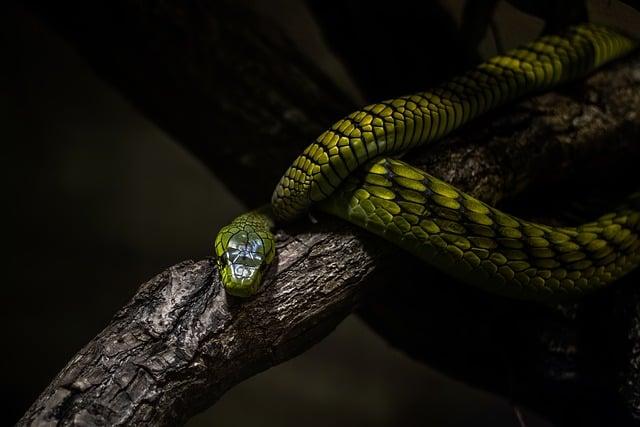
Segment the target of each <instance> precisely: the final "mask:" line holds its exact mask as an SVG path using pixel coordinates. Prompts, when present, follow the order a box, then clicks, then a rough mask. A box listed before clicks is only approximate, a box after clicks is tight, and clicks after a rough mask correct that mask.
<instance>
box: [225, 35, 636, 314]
mask: <svg viewBox="0 0 640 427" xmlns="http://www.w3.org/2000/svg"><path fill="white" fill-rule="evenodd" d="M634 47H635V43H634V42H633V41H632V40H630V39H629V38H627V37H625V36H623V35H622V34H619V33H617V32H615V31H613V30H610V29H608V28H605V27H602V26H598V25H594V24H583V25H579V26H575V27H572V28H570V29H568V30H567V31H566V32H565V33H564V34H562V35H547V36H543V37H541V38H539V39H538V40H537V41H535V42H533V43H530V44H528V45H525V46H523V47H521V48H517V49H514V50H512V51H510V52H508V53H506V54H504V55H500V56H496V57H494V58H491V59H490V60H488V61H486V62H484V63H482V64H480V65H478V66H477V67H475V68H474V69H472V70H471V71H468V72H467V73H465V74H463V75H461V76H458V77H455V78H452V79H451V80H449V81H447V82H446V83H444V84H442V85H440V86H438V87H436V88H434V89H432V90H430V91H427V92H421V93H417V94H414V95H409V96H403V97H400V98H395V99H391V100H388V101H384V102H381V103H377V104H372V105H369V106H366V107H364V108H362V109H361V110H358V111H356V112H354V113H352V114H350V115H349V116H347V117H345V118H344V119H342V120H339V121H338V122H336V123H335V124H334V125H333V126H332V127H331V128H330V129H329V130H327V131H326V132H324V133H323V134H322V135H320V136H319V137H318V138H317V139H316V141H315V142H314V143H312V144H311V145H309V146H308V147H307V148H306V149H305V150H304V152H303V153H302V154H301V155H300V156H299V157H298V158H296V159H295V161H294V162H293V164H292V165H291V166H290V167H289V169H288V170H287V171H286V173H285V175H284V176H283V177H282V178H281V180H280V182H279V183H278V185H277V187H276V189H275V191H274V193H273V197H272V200H271V206H270V207H265V208H262V209H259V210H257V211H252V212H249V213H246V214H244V215H241V216H240V217H238V218H236V219H235V220H234V221H233V222H232V223H231V224H229V225H228V226H226V227H224V228H223V229H222V230H220V232H219V233H218V235H217V237H216V242H215V252H216V255H217V259H218V263H219V269H220V273H221V278H222V281H223V283H224V285H225V288H226V290H227V292H229V293H230V294H232V295H236V296H244V297H246V296H250V295H253V294H254V293H255V292H257V290H258V287H259V285H260V282H261V280H262V274H263V272H264V269H265V268H266V266H268V265H269V263H270V262H271V261H272V259H273V257H274V252H275V244H274V237H273V235H272V234H271V228H272V227H273V225H274V221H287V220H291V219H294V218H295V217H297V216H299V215H300V214H302V213H303V212H305V211H306V210H307V209H308V208H309V207H310V206H311V204H316V205H317V206H319V207H320V208H321V209H323V210H325V211H327V212H329V213H331V214H334V215H337V216H339V217H341V218H344V219H346V220H348V221H350V222H352V223H354V224H357V225H359V226H361V227H364V228H366V229H367V230H370V231H372V232H374V233H376V234H378V235H380V236H383V237H384V238H385V239H387V240H389V241H391V242H393V243H395V244H397V245H398V246H400V247H402V248H403V249H406V250H407V251H409V252H410V253H412V254H414V255H416V256H418V257H420V258H422V259H424V260H425V261H426V262H428V263H430V264H432V265H434V266H436V267H438V268H440V269H443V270H444V271H445V272H447V273H449V274H451V275H453V276H455V277H457V278H458V279H461V280H462V281H464V282H466V283H469V284H472V285H476V286H479V287H481V288H482V289H486V290H488V291H491V292H494V293H498V294H502V295H507V296H511V297H515V298H521V299H532V300H539V301H550V300H557V299H565V298H571V297H576V296H579V295H582V294H584V293H586V292H589V291H592V290H595V289H597V288H600V287H602V286H604V285H606V284H608V283H611V282H612V281H614V280H615V279H617V278H618V277H620V276H622V275H623V274H625V273H626V272H628V271H629V270H631V269H633V268H635V267H636V266H637V265H638V264H639V263H640V240H639V239H638V234H639V233H640V194H634V195H632V196H630V197H629V198H628V199H627V201H626V204H625V205H624V206H622V207H620V208H618V209H617V210H616V211H614V212H611V213H609V214H606V215H604V216H602V217H600V218H599V219H597V220H596V221H594V222H590V223H587V224H582V225H580V226H577V227H551V226H546V225H542V224H536V223H533V222H530V221H526V220H523V219H520V218H517V217H515V216H512V215H509V214H507V213H504V212H501V211H499V210H497V209H495V208H493V207H491V206H488V205H487V204H485V203H483V202H481V201H479V200H477V199H475V198H473V197H471V196H469V195H467V194H465V193H463V192H461V191H459V190H457V189H455V188H454V187H452V186H451V185H449V184H447V183H445V182H443V181H441V180H439V179H437V178H435V177H433V176H431V175H429V174H427V173H426V172H424V171H422V170H420V169H417V168H414V167H412V166H410V165H408V164H406V163H404V162H401V161H399V160H396V159H392V158H387V157H383V155H389V154H392V153H400V152H405V151H406V150H408V149H410V148H413V147H416V146H418V145H422V144H426V143H428V142H431V141H435V140H437V139H439V138H441V137H442V136H444V135H447V134H449V133H450V132H452V131H453V130H455V129H457V128H459V127H460V126H461V125H463V124H464V123H466V122H468V121H469V120H471V119H473V118H475V117H477V116H479V115H481V114H482V113H484V112H487V111H489V110H491V109H493V108H495V107H497V106H499V105H502V104H504V103H506V102H508V101H511V100H513V99H514V98H517V97H520V96H522V95H524V94H527V93H531V92H534V91H541V90H544V89H548V88H550V87H552V86H554V85H557V84H559V83H562V82H565V81H567V80H570V79H575V78H578V77H580V76H583V75H585V74H587V73H588V72H590V71H592V70H594V69H596V68H597V67H599V66H600V65H602V64H604V63H606V62H609V61H611V60H613V59H615V58H618V57H620V56H622V55H624V54H626V53H628V52H629V51H631V50H632V49H633V48H634ZM374 159H375V160H374ZM360 167H364V168H366V172H365V177H364V181H363V182H362V181H357V180H352V179H350V178H349V177H350V175H351V173H352V172H353V171H354V170H356V169H357V168H360ZM345 181H346V182H345Z"/></svg>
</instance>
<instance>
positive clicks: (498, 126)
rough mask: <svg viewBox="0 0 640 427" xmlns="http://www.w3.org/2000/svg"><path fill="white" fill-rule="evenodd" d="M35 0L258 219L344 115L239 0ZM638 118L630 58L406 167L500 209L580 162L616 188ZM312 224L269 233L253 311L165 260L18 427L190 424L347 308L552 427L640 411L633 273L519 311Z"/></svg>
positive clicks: (188, 264)
mask: <svg viewBox="0 0 640 427" xmlns="http://www.w3.org/2000/svg"><path fill="white" fill-rule="evenodd" d="M32 4H33V5H35V8H36V10H37V11H38V13H39V14H40V15H41V16H44V17H45V18H47V19H49V20H50V22H53V23H54V25H55V26H56V27H57V28H59V29H60V30H61V31H62V32H63V33H64V34H65V35H66V36H67V37H68V39H69V40H70V41H71V42H72V43H73V44H74V45H75V46H76V47H77V48H78V49H79V51H80V52H81V53H82V54H83V55H84V56H85V57H86V58H87V59H88V60H89V62H90V63H92V64H93V65H94V66H95V68H96V69H97V70H98V72H99V73H100V74H101V75H103V76H105V77H106V78H107V79H108V80H109V81H111V82H112V83H113V84H115V85H116V86H117V87H118V88H119V89H120V90H122V91H123V92H124V93H125V94H126V95H127V96H129V97H130V99H132V100H133V102H134V103H135V104H136V105H138V106H139V107H140V108H141V109H142V110H143V111H144V112H146V113H147V114H148V115H149V116H150V117H152V118H153V119H154V120H156V121H157V122H158V123H159V124H160V125H161V126H163V127H164V128H165V129H167V130H169V131H170V132H172V133H173V134H174V135H175V136H176V138H177V139H178V140H179V141H181V143H183V144H184V145H185V146H186V147H188V148H189V149H191V150H192V151H193V152H194V153H195V154H196V155H197V156H198V157H199V158H201V159H202V160H203V161H204V162H205V163H207V164H208V165H210V166H211V167H212V169H213V170H214V171H215V173H216V174H218V175H219V176H220V177H221V179H222V180H223V181H224V182H225V183H227V184H228V185H229V187H230V188H231V189H232V190H233V191H234V192H236V194H238V195H239V196H240V197H241V198H242V199H243V200H245V201H247V202H249V203H253V204H258V203H261V202H262V201H263V199H264V198H265V197H266V196H265V195H268V194H269V190H270V187H271V183H272V182H274V181H275V180H276V179H277V176H278V175H279V172H280V171H281V170H283V168H284V166H286V164H287V162H288V161H289V160H288V159H291V158H292V157H293V156H294V154H295V153H296V152H298V151H299V149H300V147H301V146H302V145H304V144H305V143H306V142H307V141H309V140H310V139H311V138H312V137H313V136H314V135H315V134H317V133H318V131H319V130H321V129H322V127H323V126H326V125H327V124H328V123H330V122H331V121H332V120H333V119H335V118H338V117H339V116H340V115H341V114H342V113H344V112H346V110H347V109H348V108H347V107H348V106H350V101H349V100H348V99H347V98H346V97H345V96H343V95H341V94H340V92H339V91H337V90H336V89H335V87H334V86H333V85H332V84H331V83H330V81H329V80H328V79H326V78H325V77H323V76H322V75H321V74H320V73H319V72H317V71H316V70H315V68H314V67H313V65H311V64H310V63H309V62H308V61H307V60H305V59H304V57H303V56H302V55H300V53H299V52H298V51H297V50H296V49H295V48H294V47H293V46H292V45H291V44H290V43H288V42H287V41H286V39H285V37H284V36H283V35H282V34H280V33H279V32H278V31H277V30H276V29H274V27H272V26H268V25H267V24H265V23H264V21H263V20H262V19H261V18H259V17H258V16H256V15H253V14H252V13H251V12H249V11H247V10H246V9H244V8H242V7H240V6H236V5H233V4H231V3H229V4H227V3H219V4H218V5H217V6H216V7H215V8H214V7H209V6H207V5H208V3H206V2H193V3H189V5H188V6H187V5H184V4H183V3H182V2H168V1H165V2H156V3H153V6H152V4H151V3H150V2H146V1H142V0H138V1H131V2H108V3H106V2H105V3H102V2H98V3H96V4H97V5H99V6H96V4H92V5H91V6H87V5H85V4H84V3H79V2H78V3H76V2H60V3H56V4H55V5H53V4H52V5H49V4H47V2H32ZM72 10H73V11H74V12H75V13H70V11H72ZM116 17H121V19H116ZM247 22H250V23H251V24H247ZM114 23H118V24H119V25H120V26H119V27H118V28H117V31H116V30H111V31H109V29H111V28H114ZM265 34H269V35H270V36H269V37H267V36H265ZM274 40H275V41H274ZM637 111H640V57H639V56H638V55H636V56H634V57H633V58H632V59H630V60H626V61H624V62H623V63H620V64H617V65H615V66H613V67H611V68H609V69H607V70H605V71H603V72H601V73H598V74H596V75H594V76H593V77H592V78H590V79H589V80H588V81H587V82H585V83H576V84H574V85H571V86H569V87H566V88H564V89H563V90H562V91H561V92H553V93H549V94H545V95H542V96H538V97H536V98H534V99H532V100H528V101H523V102H520V103H518V104H517V105H516V106H514V107H509V108H508V109H502V110H499V111H496V112H495V113H494V114H491V115H488V116H486V117H484V118H482V119H480V120H479V121H478V123H476V124H475V125H472V126H470V127H468V128H466V129H465V130H464V131H463V132H461V133H459V134H458V135H457V136H454V137H451V138H448V139H447V140H446V141H443V143H442V144H440V145H438V146H436V147H434V149H433V150H428V151H423V152H421V153H418V155H417V156H416V157H417V160H418V163H419V164H420V165H423V166H425V167H427V168H428V170H429V171H430V172H431V173H433V174H435V175H438V176H441V177H443V178H445V179H447V180H449V181H451V182H454V183H455V184H456V185H458V186H459V187H461V188H463V189H465V190H467V191H469V192H470V193H472V194H474V195H476V196H478V197H480V198H482V199H484V200H487V201H490V202H495V201H497V200H500V199H502V198H504V197H507V196H514V195H516V194H517V193H519V192H520V191H521V190H522V187H523V181H522V179H521V178H522V176H532V177H536V176H538V177H537V178H542V179H543V181H544V182H546V185H547V186H549V185H550V183H553V185H555V183H556V181H557V179H558V176H564V175H566V174H567V173H570V172H573V171H574V169H576V168H577V165H589V166H588V167H592V166H593V165H597V166H598V168H602V170H607V171H612V174H611V176H612V177H613V176H616V175H615V174H613V171H615V170H616V169H621V167H620V166H621V165H622V164H624V163H626V162H627V161H628V162H630V163H632V159H634V158H635V160H636V161H637V157H638V146H637V144H635V143H636V139H637V135H638V130H639V129H640V117H639V116H638V114H637ZM633 156H635V157H633ZM594 159H595V160H594ZM589 161H590V162H589ZM611 164H615V165H616V168H611ZM281 166H282V167H281ZM237 170H242V171H243V173H242V174H238V173H236V172H235V171H237ZM607 173H608V172H607ZM239 175H240V176H239ZM569 175H571V174H569ZM256 176H259V177H260V178H261V179H259V180H255V181H254V178H253V177H256ZM571 176H572V175H571ZM225 177H228V178H225ZM625 180H626V181H629V178H628V177H627V178H625ZM600 181H601V180H600ZM252 182H257V185H253V186H250V185H248V184H249V183H252ZM573 185H574V187H572V188H575V185H576V184H575V183H574V184H573ZM543 214H544V213H543ZM317 219H318V220H319V221H318V223H316V224H311V223H309V222H308V221H302V222H300V223H298V224H292V225H290V226H287V227H286V228H285V229H284V230H281V231H280V232H279V244H278V249H279V254H280V255H279V257H278V260H277V265H276V267H275V268H273V269H272V270H271V272H270V274H269V275H268V277H267V280H266V283H265V286H264V288H263V291H262V292H261V293H260V295H258V296H257V297H256V298H254V299H251V300H248V301H243V302H240V301H237V300H233V299H229V298H228V297H227V296H226V295H225V294H224V291H223V290H222V289H221V287H220V283H219V281H218V278H217V275H216V270H215V266H214V263H213V262H212V260H211V259H205V260H201V261H197V262H192V261H185V262H183V263H180V264H177V265H176V266H174V267H171V268H170V269H168V270H166V271H164V272H162V273H160V274H159V275H158V276H156V277H155V278H154V279H152V280H150V281H149V282H147V283H145V284H144V285H142V287H141V288H140V290H139V291H138V292H137V294H136V295H135V297H134V298H133V299H132V301H131V302H130V303H129V304H128V305H127V306H125V307H124V308H123V309H122V310H120V312H118V313H117V314H116V316H115V317H114V319H113V321H112V322H111V323H110V324H109V325H108V326H107V327H106V328H105V329H104V330H103V331H102V332H101V333H100V334H98V336H97V337H96V338H95V339H94V340H92V341H91V342H90V343H88V344H87V345H86V346H85V348H83V349H82V350H81V351H80V352H79V353H78V354H77V355H76V356H75V357H74V358H73V359H72V360H71V361H70V362H69V364H68V365H67V366H66V367H65V368H64V369H63V370H62V371H61V372H60V374H59V375H58V376H57V377H56V378H55V379H54V380H53V381H52V383H51V384H50V385H49V386H48V387H47V389H45V391H44V392H43V393H42V395H41V396H40V397H39V398H38V400H37V401H36V402H35V403H34V404H33V405H32V407H31V408H30V409H29V410H28V411H27V413H26V414H25V415H24V417H23V419H22V420H21V421H20V423H21V424H45V423H62V424H69V423H78V424H84V425H94V424H103V425H104V424H107V425H111V424H148V423H152V424H175V423H178V422H182V421H184V420H186V419H188V418H189V417H190V416H191V415H193V414H194V413H196V412H198V411H200V410H202V409H204V408H206V407H207V406H209V405H211V404H212V403H213V402H215V400H216V399H217V398H218V397H220V396H221V395H222V394H223V393H224V392H225V391H226V390H228V389H229V388H230V387H232V386H233V385H235V384H237V383H238V382H240V381H241V380H243V379H244V378H247V377H249V376H251V375H254V374H256V373H257V372H259V371H261V370H264V369H266V368H268V367H270V366H273V365H275V364H277V363H279V362H281V361H284V360H286V359H289V358H291V357H293V356H295V355H296V354H299V353H300V352H301V351H303V350H305V349H306V348H308V347H309V346H311V345H313V344H314V343H316V342H318V341H319V340H320V339H321V338H322V337H324V336H325V335H326V334H327V333H329V332H330V331H331V330H332V329H333V328H334V327H335V325H337V324H338V323H339V322H340V321H341V320H342V319H343V318H344V317H345V316H346V315H347V314H349V313H351V312H352V311H353V310H354V309H356V308H357V307H362V310H363V313H364V314H365V316H366V319H368V321H369V323H370V324H371V325H372V326H374V327H375V328H376V329H377V330H378V331H380V332H381V333H383V334H384V335H385V336H386V337H387V338H388V339H389V340H390V342H392V343H393V344H394V345H397V346H399V347H400V348H403V349H405V350H406V351H408V352H409V353H410V354H412V355H413V356H414V357H417V358H420V359H422V360H425V361H427V362H428V363H430V364H433V365H434V366H437V367H438V368H440V369H442V370H444V371H446V372H449V373H450V374H451V375H454V376H457V377H458V378H461V379H463V380H464V381H467V382H470V383H473V384H477V385H480V386H482V387H485V388H487V389H490V390H494V391H496V392H499V393H501V394H503V395H506V396H508V397H510V398H513V399H514V401H516V402H518V403H521V404H525V405H530V406H532V407H535V408H536V409H538V410H539V411H541V412H542V413H545V414H547V415H548V416H550V417H552V418H553V419H554V420H556V421H558V422H564V423H573V422H576V421H583V422H584V423H585V424H592V425H596V424H598V423H599V422H602V421H603V420H609V421H610V420H611V419H612V417H614V418H615V419H616V420H619V421H620V423H622V422H631V421H632V420H633V419H634V417H637V416H638V414H640V404H639V403H638V401H639V399H638V396H639V391H638V389H637V387H638V383H637V381H636V378H637V376H638V375H639V373H640V371H639V370H638V363H639V362H640V361H639V360H638V356H637V346H638V342H639V341H638V334H640V326H639V323H640V321H639V320H638V319H640V317H639V316H638V315H639V314H640V313H638V304H637V302H638V296H639V293H638V292H637V291H635V289H634V287H632V286H631V284H632V283H631V282H633V280H634V278H635V280H637V278H638V275H637V274H635V275H632V276H630V277H629V278H628V279H627V280H624V281H623V283H620V284H619V285H618V286H616V287H615V289H613V290H612V291H609V292H605V293H600V294H598V295H597V296H596V297H594V298H592V299H589V300H587V301H585V302H582V303H580V304H575V305H570V306H563V307H554V308H548V307H540V306H536V305H531V304H524V303H515V302H513V301H507V300H502V299H498V298H495V297H492V296H488V295H484V294H482V293H480V292H477V291H475V290H473V289H469V288H467V287H465V286H463V285H460V284H457V283H454V282H452V281H451V280H449V279H447V278H446V277H443V276H442V275H440V274H438V273H436V272H435V271H433V270H431V269H429V268H427V267H425V266H424V265H422V264H420V263H418V262H416V261H408V262H407V261H406V259H405V261H404V263H403V265H404V267H405V268H404V269H403V270H402V271H398V269H397V268H396V267H395V266H396V265H397V264H398V260H399V259H400V257H401V256H402V255H401V254H398V253H397V251H396V250H393V249H392V248H390V247H389V246H388V245H385V244H384V243H382V242H381V241H380V240H378V239H377V238H375V237H372V236H369V235H368V234H366V233H364V232H361V231H359V230H356V229H354V228H353V227H351V226H349V225H346V224H343V223H341V222H339V221H337V220H335V219H333V218H330V217H327V216H324V215H317ZM363 302H366V304H361V303H363ZM603 349H606V351H603ZM593 402H597V404H594V403H593Z"/></svg>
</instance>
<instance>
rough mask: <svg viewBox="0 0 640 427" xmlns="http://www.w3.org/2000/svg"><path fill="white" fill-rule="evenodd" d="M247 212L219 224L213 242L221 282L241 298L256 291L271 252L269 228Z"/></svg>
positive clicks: (227, 289) (271, 241) (271, 256)
mask: <svg viewBox="0 0 640 427" xmlns="http://www.w3.org/2000/svg"><path fill="white" fill-rule="evenodd" d="M249 215H250V214H246V215H243V216H240V217H238V218H236V219H235V220H234V221H233V222H232V223H231V224H229V225H227V226H226V227H223V228H222V229H221V230H220V232H219V233H218V235H217V236H216V242H215V252H216V257H217V262H218V270H219V271H220V278H221V279H222V284H223V285H224V287H225V289H226V291H227V292H228V293H229V294H231V295H233V296H236V297H242V298H247V297H250V296H253V295H254V294H255V293H256V292H258V289H259V288H260V284H261V283H262V277H263V274H264V271H265V270H266V268H267V267H268V265H269V264H270V263H271V261H272V260H273V257H274V252H275V248H274V245H273V241H274V238H273V235H272V234H271V231H270V230H269V229H268V228H265V227H263V226H262V223H260V222H255V221H252V220H253V219H254V218H252V217H250V216H249Z"/></svg>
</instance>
